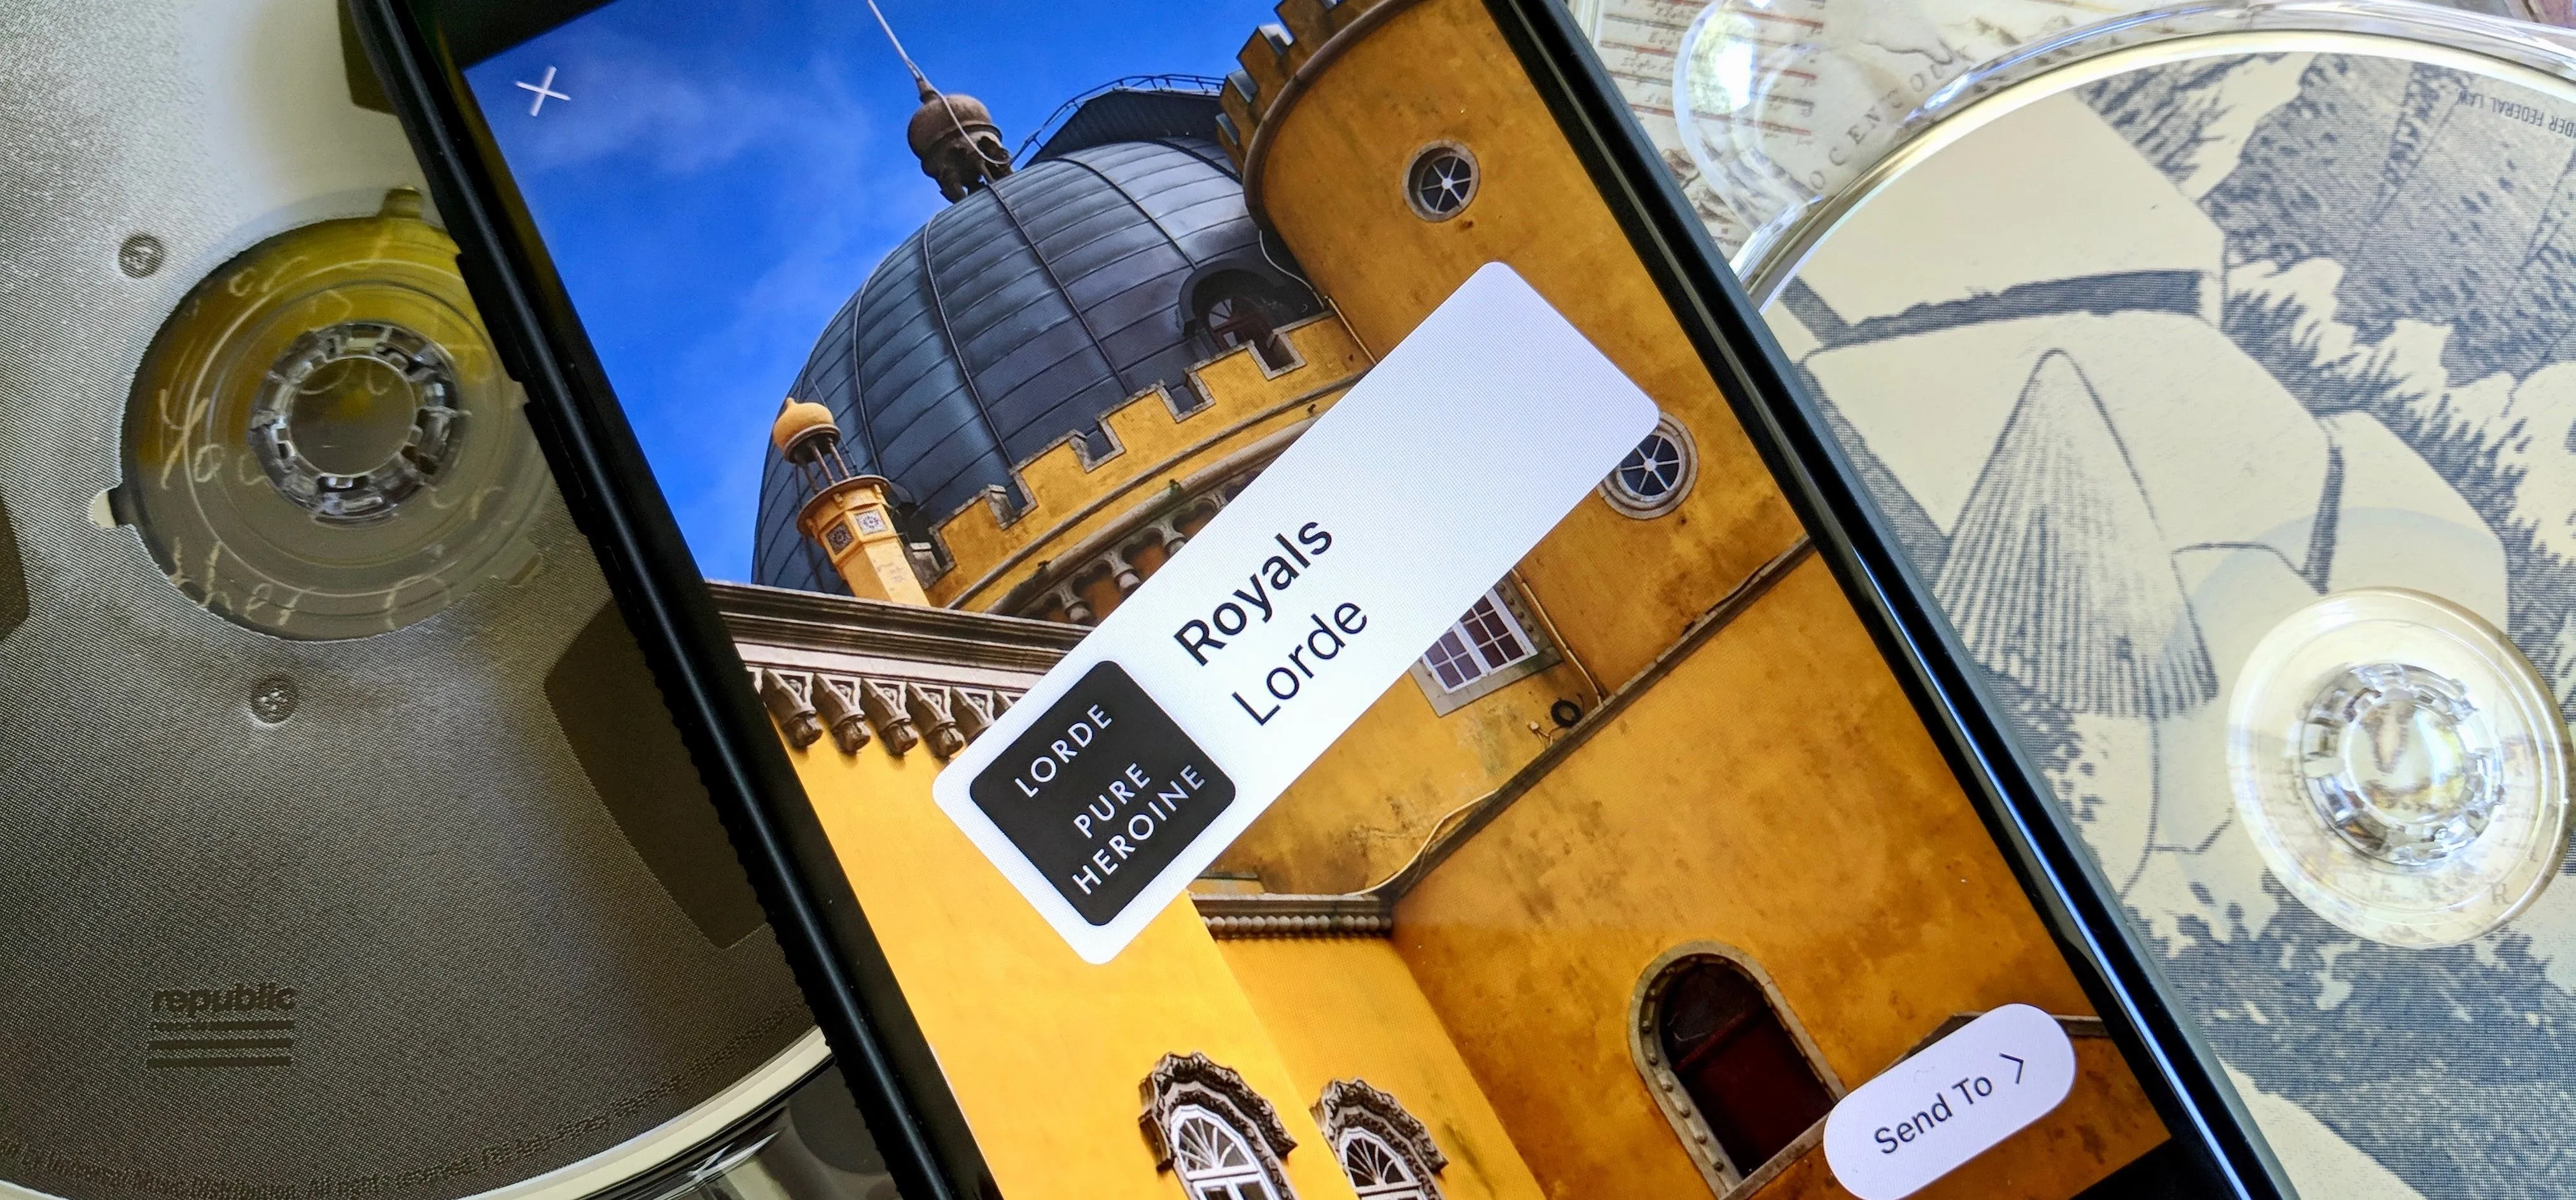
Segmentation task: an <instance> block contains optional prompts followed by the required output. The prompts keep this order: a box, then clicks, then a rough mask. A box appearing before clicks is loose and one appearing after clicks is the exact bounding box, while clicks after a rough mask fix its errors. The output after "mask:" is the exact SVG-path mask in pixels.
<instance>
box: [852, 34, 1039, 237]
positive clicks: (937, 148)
mask: <svg viewBox="0 0 2576 1200" xmlns="http://www.w3.org/2000/svg"><path fill="white" fill-rule="evenodd" d="M868 11H869V12H872V13H875V14H876V18H877V28H879V29H882V30H884V31H885V35H886V41H888V42H890V43H893V45H894V56H895V57H896V58H900V59H902V60H903V69H904V70H907V71H910V72H912V86H913V90H914V91H915V92H917V93H919V94H920V96H921V107H920V108H918V109H915V110H913V114H912V121H911V123H910V124H908V125H906V126H905V127H904V141H906V142H908V143H910V144H911V146H912V153H913V156H914V157H916V158H919V159H920V160H921V173H922V174H924V175H927V176H929V177H931V178H932V179H936V180H938V181H939V194H940V195H942V196H946V197H948V202H949V203H951V204H954V203H956V202H957V201H960V200H963V199H965V198H966V196H967V194H968V193H970V192H974V191H977V190H979V189H981V188H983V187H985V186H987V185H989V184H991V183H992V182H993V181H994V180H996V179H1000V178H1001V177H1003V176H1005V175H1008V174H1010V173H1011V152H1010V151H1009V150H1008V149H1006V148H1004V147H1003V145H1002V131H1001V128H1000V127H999V126H996V125H994V124H993V110H991V109H989V108H986V107H984V102H983V101H981V100H978V99H976V98H974V97H973V96H967V95H953V96H952V95H949V94H947V93H945V92H942V91H940V90H939V89H938V88H935V87H932V86H930V77H929V76H928V75H924V74H922V73H921V67H920V65H919V64H917V63H915V62H913V61H912V55H910V54H907V53H905V52H904V48H903V39H902V38H899V37H896V36H895V35H894V26H893V25H891V24H889V23H887V21H886V16H885V10H883V9H880V8H878V7H877V0H868Z"/></svg>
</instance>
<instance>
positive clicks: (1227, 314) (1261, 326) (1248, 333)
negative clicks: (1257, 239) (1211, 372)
mask: <svg viewBox="0 0 2576 1200" xmlns="http://www.w3.org/2000/svg"><path fill="white" fill-rule="evenodd" d="M1320 307H1321V306H1320V305H1318V304H1317V303H1316V302H1315V298H1314V296H1313V294H1312V293H1309V292H1307V291H1306V289H1304V288H1302V287H1299V286H1297V285H1296V284H1293V283H1289V282H1287V281H1285V280H1281V279H1275V278H1271V277H1269V276H1267V275H1265V274H1264V273H1262V272H1259V271H1254V270H1250V269H1243V268H1229V269H1226V270H1221V271H1215V272H1212V273H1210V274H1209V275H1207V276H1206V277H1205V278H1202V279H1200V280H1199V281H1197V283H1195V284H1193V285H1192V286H1191V288H1190V324H1191V326H1192V328H1193V330H1194V331H1195V332H1197V333H1198V334H1199V335H1201V336H1203V337H1205V338H1206V339H1207V340H1208V344H1209V346H1210V347H1211V348H1212V349H1213V350H1215V351H1216V352H1217V353H1220V354H1221V353H1224V352H1225V351H1228V350H1233V349H1237V348H1240V347H1245V346H1249V347H1251V348H1252V352H1253V354H1254V355H1255V356H1257V357H1258V358H1259V359H1260V361H1261V369H1262V370H1263V371H1264V372H1265V373H1268V374H1272V375H1276V374H1278V373H1279V372H1281V371H1286V370H1289V369H1291V368H1294V367H1298V366H1302V365H1304V363H1303V361H1302V360H1300V359H1299V358H1298V357H1297V351H1296V348H1295V347H1293V346H1291V345H1289V344H1288V339H1286V338H1284V337H1281V336H1279V329H1280V327H1281V326H1283V325H1287V324H1289V323H1290V322H1293V321H1297V320H1302V319H1304V318H1306V317H1309V316H1312V315H1314V314H1315V313H1316V312H1317V311H1319V310H1320Z"/></svg>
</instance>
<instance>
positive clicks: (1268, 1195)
mask: <svg viewBox="0 0 2576 1200" xmlns="http://www.w3.org/2000/svg"><path fill="white" fill-rule="evenodd" d="M1172 1171H1173V1173H1175V1174H1177V1175H1179V1176H1180V1177H1181V1190H1182V1191H1185V1192H1187V1193H1189V1195H1190V1200H1279V1193H1278V1192H1276V1191H1273V1190H1271V1187H1270V1179H1269V1177H1268V1176H1266V1175H1264V1174H1263V1173H1262V1170H1261V1160H1259V1159H1257V1158H1255V1157H1253V1154H1252V1143H1251V1141H1250V1140H1248V1139H1246V1138H1245V1137H1244V1136H1243V1134H1241V1133H1239V1132H1237V1131H1236V1130H1235V1128H1234V1126H1232V1125H1229V1124H1227V1123H1226V1119H1225V1118H1223V1117H1220V1116H1218V1115H1216V1114H1215V1113H1212V1112H1209V1111H1208V1110H1206V1109H1204V1108H1201V1107H1199V1106H1198V1105H1195V1104H1191V1105H1184V1106H1182V1107H1181V1108H1178V1109H1175V1110H1173V1113H1172Z"/></svg>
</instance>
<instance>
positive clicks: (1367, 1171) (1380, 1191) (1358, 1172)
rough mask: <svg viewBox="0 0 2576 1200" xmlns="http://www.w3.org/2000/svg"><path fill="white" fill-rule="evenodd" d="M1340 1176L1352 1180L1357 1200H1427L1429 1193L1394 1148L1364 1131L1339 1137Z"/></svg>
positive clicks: (1353, 1131) (1351, 1132) (1352, 1132)
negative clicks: (1340, 1142) (1340, 1141)
mask: <svg viewBox="0 0 2576 1200" xmlns="http://www.w3.org/2000/svg"><path fill="white" fill-rule="evenodd" d="M1340 1151H1341V1156H1342V1173H1343V1174H1345V1175H1348V1176H1350V1177H1351V1188H1352V1190H1354V1191H1356V1192H1358V1193H1359V1194H1360V1200H1430V1197H1431V1193H1430V1192H1429V1191H1427V1190H1425V1189H1424V1188H1423V1185H1422V1181H1421V1180H1420V1179H1417V1178H1415V1177H1414V1174H1413V1168H1412V1167H1411V1166H1410V1165H1408V1164H1406V1162H1405V1161H1404V1156H1403V1155H1400V1154H1397V1153H1396V1152H1395V1147H1393V1146H1389V1145H1387V1144H1386V1142H1385V1140H1384V1139H1382V1138H1380V1137H1378V1136H1377V1135H1376V1134H1374V1133H1370V1132H1369V1131H1367V1130H1365V1129H1354V1130H1351V1131H1350V1132H1349V1133H1345V1134H1343V1135H1342V1144H1341V1146H1340Z"/></svg>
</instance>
